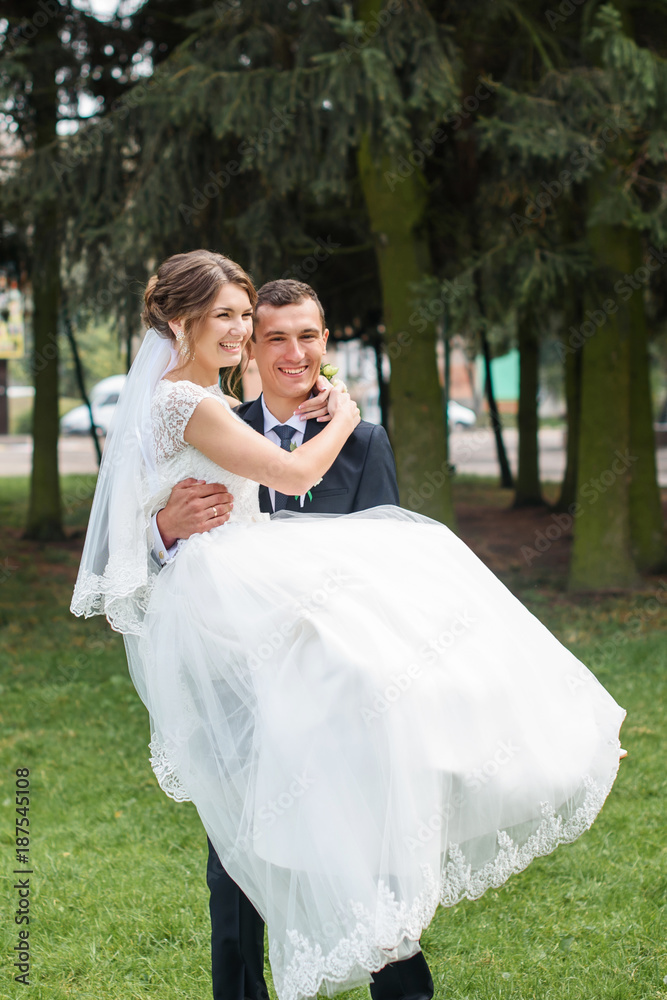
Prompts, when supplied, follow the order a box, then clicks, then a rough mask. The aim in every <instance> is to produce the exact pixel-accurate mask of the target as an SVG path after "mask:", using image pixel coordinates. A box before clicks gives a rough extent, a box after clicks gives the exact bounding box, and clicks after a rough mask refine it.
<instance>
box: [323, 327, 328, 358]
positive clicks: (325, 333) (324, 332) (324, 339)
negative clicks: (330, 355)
mask: <svg viewBox="0 0 667 1000" xmlns="http://www.w3.org/2000/svg"><path fill="white" fill-rule="evenodd" d="M328 339H329V331H328V330H323V331H322V340H323V341H324V348H325V351H324V352H325V354H326V346H327V340H328Z"/></svg>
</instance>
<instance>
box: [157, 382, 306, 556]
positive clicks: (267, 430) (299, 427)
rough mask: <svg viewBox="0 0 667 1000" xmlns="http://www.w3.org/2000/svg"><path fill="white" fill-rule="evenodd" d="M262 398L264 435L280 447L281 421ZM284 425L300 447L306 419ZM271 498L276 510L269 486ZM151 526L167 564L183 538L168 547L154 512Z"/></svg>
mask: <svg viewBox="0 0 667 1000" xmlns="http://www.w3.org/2000/svg"><path fill="white" fill-rule="evenodd" d="M260 399H261V401H262V411H263V413H264V437H265V438H267V439H268V440H269V441H273V443H274V444H277V445H278V447H280V438H279V437H278V435H277V434H276V433H275V432H274V430H273V428H274V427H275V426H276V424H280V421H279V420H278V419H277V417H274V415H273V414H272V413H271V411H270V410H269V408H268V406H267V405H266V403H265V401H264V394H263V393H262V395H261V396H260ZM283 426H286V427H294V429H295V433H294V436H293V438H292V441H293V443H294V444H295V445H296V446H297V448H298V447H299V445H300V444H303V435H304V434H305V432H306V421H305V420H302V419H301V417H298V416H296V415H294V414H293V415H292V416H291V417H290V418H289V420H286V421H285V424H284V425H283ZM269 498H270V500H271V509H272V510H275V506H276V491H275V490H274V489H272V488H271V487H269ZM305 499H306V494H305V493H304V494H302V496H301V497H300V498H299V502H300V506H301V507H303V505H304V502H305ZM158 513H159V511H158ZM151 526H152V528H153V555H154V556H155V558H156V559H157V561H158V562H159V563H160V565H161V566H166V565H167V563H168V562H169V561H170V560H171V559H173V558H174V556H175V555H176V553H177V552H178V548H179V545H180V544H181V542H182V541H183V539H181V538H179V539H178V541H177V542H174V544H173V545H172V547H171V548H170V549H168V548H167V547H166V546H165V544H164V542H163V541H162V535H161V534H160V529H159V528H158V526H157V514H153V517H152V518H151Z"/></svg>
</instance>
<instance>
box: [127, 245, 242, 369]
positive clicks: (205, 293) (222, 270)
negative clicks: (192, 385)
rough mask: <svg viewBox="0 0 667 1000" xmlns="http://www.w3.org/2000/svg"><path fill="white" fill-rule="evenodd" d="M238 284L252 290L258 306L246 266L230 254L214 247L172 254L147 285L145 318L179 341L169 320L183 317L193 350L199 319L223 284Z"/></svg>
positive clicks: (167, 335) (189, 344)
mask: <svg viewBox="0 0 667 1000" xmlns="http://www.w3.org/2000/svg"><path fill="white" fill-rule="evenodd" d="M227 283H231V284H232V285H238V286H239V287H240V288H243V290H244V291H245V292H247V293H248V298H249V299H250V304H251V306H252V307H253V309H254V308H255V302H256V301H257V292H256V291H255V286H254V285H253V283H252V281H251V280H250V278H249V277H248V275H247V274H246V273H245V271H244V270H243V268H242V267H240V266H239V265H238V264H236V263H235V262H234V261H233V260H230V259H229V257H225V256H224V254H221V253H213V251H211V250H191V251H190V252H189V253H177V254H174V255H173V257H168V258H167V259H166V260H165V261H164V263H162V264H161V265H160V267H159V268H158V272H157V274H154V275H153V276H152V277H151V278H150V279H149V282H148V284H147V285H146V291H145V293H144V302H145V306H144V311H143V313H142V315H141V318H142V320H143V322H144V324H145V325H146V326H147V327H149V328H150V327H153V329H155V330H157V332H158V333H159V334H160V335H161V336H162V337H165V338H166V339H167V340H170V341H172V342H173V344H174V346H175V347H178V346H179V345H178V344H177V342H176V338H175V336H174V334H173V332H172V330H171V328H170V326H169V321H170V320H171V321H172V322H173V321H174V320H176V319H180V320H182V321H183V332H184V334H185V344H184V346H185V348H186V349H187V350H189V351H190V352H191V353H192V351H193V349H194V346H195V342H196V339H197V332H198V327H199V323H200V322H201V320H202V319H203V318H204V317H205V316H206V314H207V313H208V312H209V311H210V309H211V307H212V306H213V303H214V302H215V300H216V298H217V297H218V292H219V291H220V289H221V288H222V286H223V285H225V284H227Z"/></svg>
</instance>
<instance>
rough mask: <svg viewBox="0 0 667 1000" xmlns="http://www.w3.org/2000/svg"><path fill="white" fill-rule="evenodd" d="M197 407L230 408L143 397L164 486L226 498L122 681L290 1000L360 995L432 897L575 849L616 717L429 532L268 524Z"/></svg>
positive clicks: (152, 605) (486, 579) (602, 784)
mask: <svg viewBox="0 0 667 1000" xmlns="http://www.w3.org/2000/svg"><path fill="white" fill-rule="evenodd" d="M209 396H213V397H215V398H217V399H219V400H220V405H221V406H227V403H226V402H225V400H224V397H223V396H222V394H221V393H220V391H219V389H217V387H211V388H209V389H203V388H201V387H200V386H196V385H194V384H193V383H190V382H184V381H183V382H176V383H173V382H170V381H167V380H163V381H161V382H159V383H158V386H157V389H156V391H155V394H154V396H153V403H152V419H153V429H154V439H155V446H156V457H157V468H158V473H159V477H160V481H161V485H162V487H164V488H165V489H168V488H169V487H170V486H172V485H173V484H175V483H176V482H178V481H180V480H182V479H184V478H185V477H187V476H194V477H196V478H198V479H206V480H209V481H217V482H224V483H225V484H226V485H227V487H228V489H229V490H230V492H231V493H232V494H233V495H234V510H233V513H232V515H231V517H230V519H229V522H228V523H227V524H225V525H223V526H222V527H219V528H216V529H214V530H213V531H211V532H209V533H208V534H203V535H195V536H193V537H192V538H190V539H189V540H188V541H186V542H183V543H181V545H180V549H179V552H178V554H177V556H176V558H175V559H174V560H173V561H171V562H170V563H169V564H168V566H167V567H166V568H165V569H163V570H162V571H161V572H160V573H159V575H158V576H157V578H156V580H155V582H154V584H153V585H152V589H151V591H150V597H149V600H148V603H147V610H146V617H145V621H144V624H143V628H142V630H141V635H140V636H139V637H138V639H137V644H138V653H139V660H137V661H136V662H135V665H134V670H133V675H134V676H135V683H137V687H138V689H139V691H140V694H141V695H142V697H143V699H144V701H145V703H146V705H147V707H148V709H149V711H150V714H151V720H152V730H153V739H152V750H153V758H152V763H153V767H154V769H155V772H156V774H157V776H158V780H159V781H160V784H161V786H162V787H163V788H164V790H165V791H166V792H167V794H169V795H171V796H172V797H174V798H176V799H186V798H187V799H191V800H192V801H193V802H194V803H195V805H196V807H197V809H198V811H199V814H200V816H201V818H202V820H203V823H204V826H205V827H206V830H207V832H208V834H209V836H210V838H211V841H212V842H213V844H214V846H215V848H216V850H217V852H218V855H219V856H220V859H221V861H222V863H223V865H224V867H225V868H226V869H227V871H228V872H229V874H230V875H231V876H232V878H234V880H235V881H236V882H237V883H238V884H239V885H240V887H241V888H242V889H243V891H244V892H245V893H246V895H247V896H248V897H249V898H250V899H251V900H252V902H253V903H254V905H255V906H256V908H257V910H258V911H259V913H260V914H261V915H262V917H263V918H264V919H265V921H266V923H267V926H268V934H269V942H270V951H269V955H270V960H271V966H272V970H273V976H274V982H275V986H276V990H277V992H278V995H279V997H280V998H281V1000H299V998H301V997H310V996H313V995H314V994H315V993H316V992H317V991H318V990H320V991H323V992H328V993H329V994H332V993H335V992H338V991H340V990H342V989H346V988H349V987H351V986H353V985H356V984H359V983H363V982H368V981H369V980H370V971H372V970H377V969H379V968H381V967H382V966H383V965H384V964H386V963H387V962H388V961H392V960H395V959H400V958H405V957H408V956H409V955H411V954H413V953H414V952H415V951H416V949H417V947H418V944H417V942H418V940H419V936H420V934H421V932H422V930H423V928H425V927H426V926H427V925H428V924H429V922H430V920H431V919H432V917H433V914H434V912H435V909H436V907H437V906H438V904H439V903H442V904H444V905H452V904H454V903H456V902H457V901H458V900H460V899H462V898H464V897H467V898H469V899H474V898H476V897H478V896H480V895H481V894H482V893H483V892H484V891H485V890H486V889H488V888H489V887H491V886H499V885H501V884H502V883H503V882H504V881H505V880H506V879H507V878H508V877H509V876H510V875H511V874H512V873H514V872H518V871H520V870H521V869H523V868H525V867H526V865H528V864H529V862H530V861H531V860H532V859H533V858H534V857H536V856H538V855H543V854H547V853H549V852H550V851H552V850H553V849H554V848H555V847H556V846H557V845H559V844H562V843H566V842H569V841H572V840H574V839H575V838H576V837H578V836H579V835H580V834H581V833H583V832H584V831H585V830H586V829H587V828H588V827H589V826H590V825H591V823H592V822H593V820H594V819H595V817H596V815H597V814H598V812H599V810H600V809H601V807H602V804H603V802H604V800H605V798H606V796H607V794H608V792H609V790H610V788H611V785H612V783H613V781H614V778H615V776H616V772H617V768H618V761H619V746H620V745H619V740H618V732H619V728H620V725H621V722H622V721H623V718H624V715H625V713H624V711H623V710H622V709H621V708H620V707H619V706H618V705H617V704H616V702H615V701H614V699H613V698H612V697H611V696H610V695H609V694H608V693H607V691H606V690H605V689H604V688H603V687H602V686H601V685H600V684H599V682H598V681H597V680H596V678H595V677H594V676H593V675H592V674H591V673H590V672H589V671H588V670H587V668H586V667H585V666H584V665H583V664H582V663H580V662H579V661H578V660H577V659H576V658H575V657H574V656H573V655H572V654H571V653H570V652H568V650H567V649H565V648H564V647H563V646H562V645H561V644H560V643H559V642H558V641H557V640H556V639H555V638H554V637H553V636H552V635H551V633H550V632H549V631H548V630H547V629H546V628H545V627H544V626H543V625H541V624H540V622H539V621H537V619H536V618H534V617H533V616H532V615H531V614H530V613H529V612H528V611H527V610H526V609H525V608H524V607H523V606H522V605H521V604H520V603H519V601H517V600H516V599H515V598H514V597H513V596H512V594H510V592H509V591H508V590H507V589H506V588H505V587H504V586H503V585H502V584H501V583H500V582H499V581H498V580H497V579H496V577H495V576H494V575H493V574H492V573H491V572H490V571H489V570H488V569H487V568H486V567H485V566H484V565H483V564H482V563H481V562H480V561H479V560H478V559H477V558H476V556H474V555H473V553H472V552H471V551H470V550H469V549H468V548H467V546H466V545H465V544H464V543H463V542H462V541H460V539H458V538H457V537H456V536H455V535H454V534H453V533H452V532H451V531H449V530H448V529H447V528H445V527H443V526H442V525H440V524H437V523H436V522H433V521H431V520H429V519H427V518H424V517H422V516H420V515H418V514H413V513H410V512H409V511H403V510H400V509H398V508H395V507H379V508H375V509H373V510H371V511H364V512H362V513H357V514H351V515H345V516H333V515H319V516H318V515H308V514H307V513H306V514H305V515H299V514H292V515H290V514H281V515H278V516H274V517H272V518H270V517H269V515H267V514H262V513H260V511H259V505H258V487H257V484H256V483H254V482H251V481H250V480H246V479H243V478H241V477H239V476H236V475H232V474H230V473H229V472H226V471H225V470H223V469H221V468H219V467H218V466H216V465H215V464H214V463H213V462H211V461H210V460H209V459H207V458H206V457H205V456H204V455H202V454H201V453H200V452H198V451H197V450H196V449H194V448H193V447H191V446H189V445H187V444H186V443H185V442H184V440H183V431H184V428H185V426H186V424H187V421H188V420H189V418H190V416H191V414H192V412H193V411H194V408H195V407H196V405H197V403H198V402H199V401H200V400H201V399H202V398H204V397H209ZM306 511H307V506H306ZM137 664H140V667H138V666H137ZM139 675H140V676H139Z"/></svg>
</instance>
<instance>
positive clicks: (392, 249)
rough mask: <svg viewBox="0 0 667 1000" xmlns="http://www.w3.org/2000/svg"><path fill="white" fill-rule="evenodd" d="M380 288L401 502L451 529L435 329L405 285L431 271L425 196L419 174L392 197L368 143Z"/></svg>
mask: <svg viewBox="0 0 667 1000" xmlns="http://www.w3.org/2000/svg"><path fill="white" fill-rule="evenodd" d="M357 163H358V169H359V176H360V180H361V186H362V189H363V192H364V197H365V200H366V207H367V210H368V215H369V218H370V223H371V228H372V230H373V233H374V236H375V240H376V253H377V259H378V265H379V270H380V280H381V284H382V301H383V319H384V324H385V326H386V328H387V335H386V340H387V343H388V347H389V357H390V359H391V379H390V383H389V384H390V392H391V430H392V435H391V436H392V443H393V446H394V451H395V454H396V467H397V472H398V485H399V489H400V492H401V501H402V503H403V504H405V505H406V506H407V507H409V508H411V509H412V510H418V511H420V512H421V513H422V514H426V515H427V516H429V517H432V518H434V519H435V520H437V521H443V522H444V523H445V524H448V525H449V526H450V527H451V528H453V527H454V506H453V503H452V496H451V478H450V475H449V458H448V448H447V433H446V430H445V427H444V426H443V420H442V394H441V388H440V381H439V379H438V372H437V366H436V332H435V327H434V324H433V322H432V321H430V320H426V319H423V318H420V319H419V321H418V322H415V317H414V306H413V303H412V298H413V296H412V293H411V291H410V285H411V283H412V282H417V281H419V280H420V279H421V278H422V277H423V276H424V275H425V274H429V273H430V271H431V262H430V254H429V249H428V245H427V243H426V240H425V238H424V237H423V236H422V235H421V234H420V233H419V231H418V227H419V225H420V223H421V222H422V221H423V215H424V211H425V198H424V189H423V187H422V186H421V185H420V183H419V178H418V177H417V174H416V171H415V173H414V174H412V175H410V176H408V177H406V178H404V179H403V180H402V182H401V183H400V184H399V185H397V186H396V187H395V189H394V190H393V191H392V190H390V188H389V185H388V184H387V181H386V179H385V177H384V174H385V172H388V171H390V169H391V162H390V160H389V158H388V157H375V156H374V154H373V152H372V150H371V142H370V139H369V137H368V136H366V137H364V139H363V141H362V142H361V144H360V147H359V149H358V152H357Z"/></svg>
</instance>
